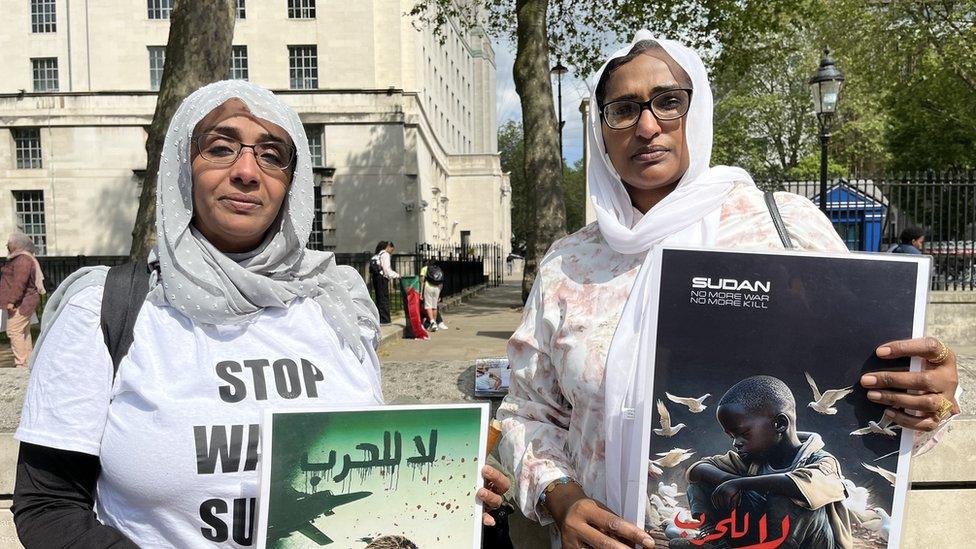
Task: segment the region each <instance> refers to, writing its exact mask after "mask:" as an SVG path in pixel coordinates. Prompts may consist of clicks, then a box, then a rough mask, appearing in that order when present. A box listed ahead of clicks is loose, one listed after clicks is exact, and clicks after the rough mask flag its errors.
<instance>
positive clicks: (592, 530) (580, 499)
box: [545, 482, 654, 549]
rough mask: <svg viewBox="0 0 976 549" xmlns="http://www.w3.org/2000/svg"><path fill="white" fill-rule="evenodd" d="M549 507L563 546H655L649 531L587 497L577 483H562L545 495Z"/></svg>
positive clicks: (577, 548) (615, 548)
mask: <svg viewBox="0 0 976 549" xmlns="http://www.w3.org/2000/svg"><path fill="white" fill-rule="evenodd" d="M545 505H546V510H548V511H549V514H550V515H551V516H552V518H553V520H555V521H556V525H557V526H558V527H559V535H560V538H561V539H562V546H563V548H564V549H580V548H584V547H593V548H597V547H599V548H601V549H602V548H607V549H611V548H612V549H629V548H632V547H633V546H634V545H636V544H638V543H639V544H641V545H642V546H643V547H645V548H647V547H654V540H653V539H651V536H649V535H647V532H645V531H644V530H642V529H640V528H638V527H637V526H634V525H633V524H631V523H629V522H627V521H625V520H624V519H622V518H620V517H618V516H617V515H615V514H613V513H612V512H611V511H610V510H609V509H607V508H606V507H604V506H603V505H601V504H600V503H599V502H597V501H595V500H592V499H590V498H588V497H586V494H584V493H583V489H582V488H580V486H579V485H578V484H576V483H572V482H570V483H567V484H561V485H559V486H557V487H556V488H555V489H553V491H552V492H550V493H549V494H548V495H547V496H546V504H545Z"/></svg>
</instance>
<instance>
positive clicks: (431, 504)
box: [257, 404, 489, 549]
mask: <svg viewBox="0 0 976 549" xmlns="http://www.w3.org/2000/svg"><path fill="white" fill-rule="evenodd" d="M488 414H489V409H488V405H487V404H470V405H468V404H458V405H425V406H382V407H355V408H341V409H337V408H329V409H321V410H311V411H310V410H308V409H303V410H300V411H274V412H272V411H269V412H268V413H267V414H266V417H265V422H264V426H263V430H262V433H263V434H264V440H263V441H262V456H261V496H260V498H259V501H258V505H259V514H258V530H257V532H258V536H257V541H258V543H257V547H258V548H259V549H264V548H268V549H278V548H282V549H284V548H289V549H290V548H318V547H343V548H346V547H349V548H363V549H374V548H378V547H403V548H410V547H479V546H480V544H481V504H480V503H479V502H478V501H477V499H476V497H475V495H476V493H477V491H478V488H480V487H481V485H482V478H481V468H482V466H483V465H484V463H485V451H486V441H487V425H488Z"/></svg>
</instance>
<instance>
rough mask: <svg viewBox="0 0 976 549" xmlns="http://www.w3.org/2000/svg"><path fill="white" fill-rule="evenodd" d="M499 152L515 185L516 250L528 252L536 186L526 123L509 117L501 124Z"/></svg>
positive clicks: (513, 201) (514, 237)
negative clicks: (529, 175)
mask: <svg viewBox="0 0 976 549" xmlns="http://www.w3.org/2000/svg"><path fill="white" fill-rule="evenodd" d="M498 156H499V160H500V163H501V167H502V171H504V172H508V178H509V185H510V186H511V187H512V251H514V252H516V253H519V254H522V255H524V254H525V248H526V245H527V244H528V242H529V236H530V233H531V230H532V186H531V185H529V183H528V181H527V180H526V177H525V142H524V140H523V139H522V124H521V123H520V122H516V121H514V120H509V121H508V122H506V123H505V124H503V125H502V126H501V127H500V128H498Z"/></svg>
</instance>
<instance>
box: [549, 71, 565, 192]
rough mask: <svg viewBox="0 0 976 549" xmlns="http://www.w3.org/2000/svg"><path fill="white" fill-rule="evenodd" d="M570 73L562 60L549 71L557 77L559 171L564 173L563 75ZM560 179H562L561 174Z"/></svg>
mask: <svg viewBox="0 0 976 549" xmlns="http://www.w3.org/2000/svg"><path fill="white" fill-rule="evenodd" d="M567 72H569V69H567V68H566V67H565V66H564V65H563V63H562V60H560V59H556V66H555V67H553V68H552V69H550V70H549V74H554V75H556V90H557V91H556V103H557V104H558V108H559V169H560V172H561V171H562V166H563V126H564V125H565V124H566V123H565V122H564V121H563V75H564V74H566V73H567ZM559 177H562V173H560V175H559Z"/></svg>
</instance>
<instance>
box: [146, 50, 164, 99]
mask: <svg viewBox="0 0 976 549" xmlns="http://www.w3.org/2000/svg"><path fill="white" fill-rule="evenodd" d="M147 49H148V50H149V89H150V90H152V91H159V85H160V84H162V83H163V67H164V66H165V65H166V46H147Z"/></svg>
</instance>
